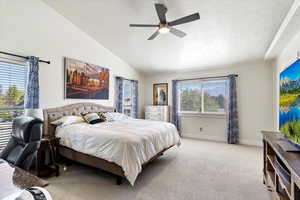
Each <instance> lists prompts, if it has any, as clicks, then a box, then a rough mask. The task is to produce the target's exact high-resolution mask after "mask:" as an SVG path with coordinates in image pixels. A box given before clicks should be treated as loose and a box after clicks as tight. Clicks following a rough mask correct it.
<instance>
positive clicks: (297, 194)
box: [262, 131, 300, 200]
mask: <svg viewBox="0 0 300 200" xmlns="http://www.w3.org/2000/svg"><path fill="white" fill-rule="evenodd" d="M262 134H263V150H264V168H263V169H264V170H263V172H264V184H265V185H266V186H267V187H268V190H269V191H271V192H272V197H273V199H279V200H300V152H286V151H284V150H283V149H282V148H281V147H280V146H279V145H278V144H277V142H278V141H279V140H283V139H284V138H282V136H280V135H279V134H278V133H276V132H266V131H262ZM278 163H280V164H278ZM279 166H280V167H279ZM282 169H283V171H285V172H287V174H288V175H290V176H284V174H283V173H282ZM285 175H286V174H285ZM287 177H289V178H287Z"/></svg>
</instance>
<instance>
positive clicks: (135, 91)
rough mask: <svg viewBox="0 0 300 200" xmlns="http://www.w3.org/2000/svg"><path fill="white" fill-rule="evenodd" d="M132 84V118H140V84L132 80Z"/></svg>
mask: <svg viewBox="0 0 300 200" xmlns="http://www.w3.org/2000/svg"><path fill="white" fill-rule="evenodd" d="M131 83H132V93H133V97H132V98H133V99H132V117H134V118H138V115H139V83H138V81H136V80H131Z"/></svg>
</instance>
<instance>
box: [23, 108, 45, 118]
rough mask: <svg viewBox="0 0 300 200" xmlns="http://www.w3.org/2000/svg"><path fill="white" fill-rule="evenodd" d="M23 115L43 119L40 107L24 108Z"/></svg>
mask: <svg viewBox="0 0 300 200" xmlns="http://www.w3.org/2000/svg"><path fill="white" fill-rule="evenodd" d="M24 115H25V116H28V117H36V118H39V119H41V120H44V116H43V110H42V109H25V113H24Z"/></svg>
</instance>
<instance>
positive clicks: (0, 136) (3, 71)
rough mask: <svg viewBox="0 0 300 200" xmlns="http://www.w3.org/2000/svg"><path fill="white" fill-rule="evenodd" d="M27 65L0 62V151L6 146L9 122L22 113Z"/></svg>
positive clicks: (9, 127)
mask: <svg viewBox="0 0 300 200" xmlns="http://www.w3.org/2000/svg"><path fill="white" fill-rule="evenodd" d="M27 70H28V67H27V65H25V64H24V65H21V64H12V63H6V62H2V61H0V151H1V149H2V148H3V147H4V146H5V145H6V143H7V141H8V139H9V137H10V136H9V134H10V129H11V121H12V120H13V119H14V118H15V117H17V116H20V115H22V114H23V112H24V95H25V87H26V80H27Z"/></svg>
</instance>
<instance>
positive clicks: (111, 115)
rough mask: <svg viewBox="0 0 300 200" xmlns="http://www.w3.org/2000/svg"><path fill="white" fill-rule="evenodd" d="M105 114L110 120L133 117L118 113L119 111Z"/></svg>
mask: <svg viewBox="0 0 300 200" xmlns="http://www.w3.org/2000/svg"><path fill="white" fill-rule="evenodd" d="M103 114H104V115H105V117H106V120H107V121H108V122H113V121H120V120H126V119H130V118H131V117H128V116H127V115H124V114H122V113H118V112H106V113H103Z"/></svg>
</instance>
